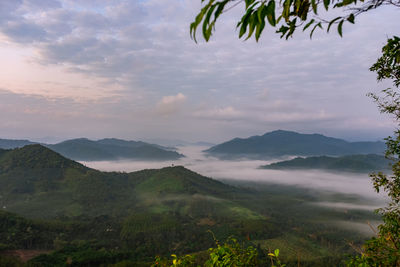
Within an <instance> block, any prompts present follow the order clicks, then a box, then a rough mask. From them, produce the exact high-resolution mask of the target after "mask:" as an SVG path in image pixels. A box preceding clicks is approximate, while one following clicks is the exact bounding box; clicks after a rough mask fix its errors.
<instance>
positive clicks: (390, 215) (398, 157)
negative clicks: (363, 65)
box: [349, 37, 400, 266]
mask: <svg viewBox="0 0 400 267" xmlns="http://www.w3.org/2000/svg"><path fill="white" fill-rule="evenodd" d="M371 71H375V72H377V74H378V80H379V81H380V80H383V79H391V80H392V81H393V84H394V86H395V87H394V88H388V89H385V90H383V92H384V96H383V97H380V96H377V95H373V94H371V96H372V97H373V98H374V99H375V101H376V102H377V104H378V106H379V108H380V111H381V112H382V113H387V114H390V115H392V116H394V118H395V120H396V122H397V123H398V124H400V97H399V93H398V88H399V85H400V76H399V73H400V38H398V37H393V38H391V39H389V40H388V43H387V45H385V46H384V47H383V49H382V56H381V57H380V58H379V59H378V61H377V62H376V63H375V64H374V65H373V66H372V67H371ZM386 141H387V150H386V157H388V158H389V159H391V160H392V161H393V164H392V174H391V175H385V174H383V173H373V174H371V177H372V180H373V182H374V188H375V190H376V191H377V192H379V191H380V190H382V189H383V191H385V192H386V193H387V195H388V196H389V198H390V202H389V204H388V206H387V207H385V208H382V209H379V210H378V212H379V213H380V214H381V215H382V219H383V224H381V225H380V226H379V227H378V236H377V237H376V238H373V239H371V240H369V241H367V242H366V244H365V245H364V252H363V255H362V256H361V257H358V258H356V259H352V260H351V262H350V263H349V265H355V266H363V265H362V264H367V265H368V266H400V129H397V130H396V131H395V132H394V136H392V137H388V138H387V139H386Z"/></svg>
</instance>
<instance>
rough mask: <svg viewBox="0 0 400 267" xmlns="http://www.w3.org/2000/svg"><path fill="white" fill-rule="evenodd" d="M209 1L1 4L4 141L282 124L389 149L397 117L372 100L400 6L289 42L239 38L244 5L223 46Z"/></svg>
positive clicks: (139, 136) (202, 137)
mask: <svg viewBox="0 0 400 267" xmlns="http://www.w3.org/2000/svg"><path fill="white" fill-rule="evenodd" d="M200 8H201V1H200V0H138V1H117V0H80V1H73V0H2V1H0V57H1V59H2V60H1V61H0V69H1V71H0V125H1V127H0V138H12V139H20V138H27V139H31V140H39V141H48V142H55V141H59V140H64V139H69V138H76V137H87V138H91V139H99V138H105V137H116V138H123V139H130V140H149V139H157V138H158V139H160V138H162V139H181V140H186V141H208V142H214V143H217V142H222V141H226V140H229V139H231V138H234V137H248V136H252V135H260V134H263V133H265V132H268V131H273V130H276V129H284V130H293V131H298V132H302V133H322V134H325V135H328V136H333V137H340V138H344V139H347V140H378V139H381V138H383V137H386V136H387V135H390V134H391V132H392V131H393V129H394V127H395V126H396V125H395V123H394V121H393V120H392V119H391V118H390V117H388V116H385V115H382V114H380V113H379V111H378V109H377V107H376V104H375V103H373V102H372V100H371V99H370V98H368V97H367V96H366V94H367V93H368V92H375V93H378V92H379V91H380V90H381V89H384V88H386V87H387V86H389V85H390V84H388V83H386V84H385V83H380V84H378V83H377V82H376V77H375V74H374V73H372V72H370V71H369V70H368V69H369V67H370V66H371V65H372V64H373V63H374V62H375V61H376V59H377V58H378V57H379V54H380V50H381V47H382V46H383V45H384V43H385V41H386V39H387V38H388V37H391V36H392V35H396V34H397V35H399V34H400V33H399V31H398V30H399V28H398V24H399V19H398V18H399V17H400V16H399V15H400V14H399V11H400V10H399V9H396V8H393V7H383V8H380V9H378V10H373V11H371V12H369V13H367V14H363V15H362V16H359V17H357V18H356V23H355V25H351V24H345V25H344V28H343V34H344V36H343V38H340V36H339V35H338V34H337V33H336V32H335V31H334V30H331V32H330V33H329V34H326V33H325V32H323V31H319V32H316V33H315V34H314V37H313V39H312V40H310V39H309V36H308V33H305V34H304V33H301V32H298V33H296V34H295V35H294V37H293V38H291V39H289V40H288V41H286V40H281V39H280V38H279V35H277V34H275V33H274V30H273V29H266V30H265V31H264V34H263V35H262V37H261V40H260V41H259V42H258V43H257V42H255V41H254V40H248V41H243V40H240V39H238V32H237V31H236V28H235V25H236V23H237V21H238V20H239V19H240V14H241V12H243V7H241V6H238V7H237V8H235V9H232V10H231V11H229V12H227V13H225V14H223V15H222V17H221V19H220V21H218V22H217V24H216V32H215V34H214V35H213V37H212V38H211V40H210V42H208V43H205V42H204V41H203V40H199V43H197V44H196V43H195V42H194V41H193V40H192V39H191V38H190V35H189V25H190V23H191V22H192V21H193V19H194V17H195V15H196V14H197V12H198V11H199V10H200Z"/></svg>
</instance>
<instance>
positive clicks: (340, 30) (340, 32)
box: [337, 20, 344, 37]
mask: <svg viewBox="0 0 400 267" xmlns="http://www.w3.org/2000/svg"><path fill="white" fill-rule="evenodd" d="M343 22H344V20H342V21H340V22H339V24H338V27H337V30H338V33H339V35H340V37H342V36H343V32H342V27H343Z"/></svg>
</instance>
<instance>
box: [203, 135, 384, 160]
mask: <svg viewBox="0 0 400 267" xmlns="http://www.w3.org/2000/svg"><path fill="white" fill-rule="evenodd" d="M384 151H385V144H384V143H383V142H380V141H377V142H367V141H364V142H348V141H345V140H343V139H338V138H333V137H327V136H324V135H322V134H301V133H297V132H293V131H284V130H276V131H272V132H268V133H265V134H263V135H256V136H251V137H248V138H234V139H232V140H229V141H227V142H224V143H221V144H219V145H216V146H213V147H211V148H209V149H207V150H205V151H204V152H206V153H208V154H210V155H213V156H217V157H228V158H229V157H255V158H263V157H265V158H268V157H279V156H288V155H290V156H293V155H297V156H319V155H332V156H341V155H350V154H371V153H372V154H383V152H384Z"/></svg>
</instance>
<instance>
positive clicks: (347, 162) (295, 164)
mask: <svg viewBox="0 0 400 267" xmlns="http://www.w3.org/2000/svg"><path fill="white" fill-rule="evenodd" d="M389 163H390V161H389V160H388V159H386V158H385V157H384V156H381V155H375V154H368V155H350V156H342V157H327V156H319V157H307V158H301V157H297V158H295V159H292V160H286V161H280V162H276V163H272V164H269V165H264V166H261V167H260V168H262V169H275V170H301V169H302V170H310V169H321V170H330V171H345V172H360V173H369V172H373V171H375V172H378V171H386V170H388V169H389V167H390V166H389Z"/></svg>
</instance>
